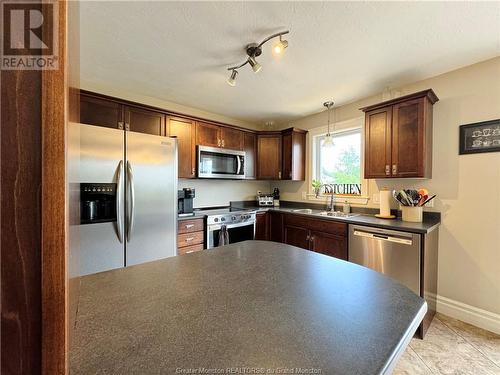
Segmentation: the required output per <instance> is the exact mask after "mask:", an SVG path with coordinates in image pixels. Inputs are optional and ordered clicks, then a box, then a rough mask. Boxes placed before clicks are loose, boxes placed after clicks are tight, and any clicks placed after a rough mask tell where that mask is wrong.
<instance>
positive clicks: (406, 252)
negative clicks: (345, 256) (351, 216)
mask: <svg viewBox="0 0 500 375" xmlns="http://www.w3.org/2000/svg"><path fill="white" fill-rule="evenodd" d="M420 242H421V239H420V235H418V234H414V233H408V232H400V231H395V230H386V229H379V228H372V227H366V226H361V225H349V261H350V262H353V263H357V264H360V265H362V266H365V267H368V268H371V269H373V270H375V271H378V272H380V273H383V274H385V275H387V276H389V277H391V278H393V279H395V280H397V281H399V282H400V283H402V284H403V285H406V286H407V287H408V288H410V289H411V290H413V291H414V292H415V293H416V294H418V295H420Z"/></svg>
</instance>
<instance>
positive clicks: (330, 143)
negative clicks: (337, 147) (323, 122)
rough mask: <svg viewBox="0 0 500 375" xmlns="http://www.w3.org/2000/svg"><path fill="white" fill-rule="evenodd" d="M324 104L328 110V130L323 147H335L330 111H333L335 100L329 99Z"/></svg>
mask: <svg viewBox="0 0 500 375" xmlns="http://www.w3.org/2000/svg"><path fill="white" fill-rule="evenodd" d="M323 105H324V106H325V107H326V108H327V110H328V131H327V133H326V136H325V140H324V141H323V147H333V145H334V143H333V136H332V134H331V133H330V112H331V111H332V108H333V101H328V102H324V103H323ZM334 131H335V125H334Z"/></svg>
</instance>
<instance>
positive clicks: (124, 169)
mask: <svg viewBox="0 0 500 375" xmlns="http://www.w3.org/2000/svg"><path fill="white" fill-rule="evenodd" d="M78 126H79V127H80V129H79V130H80V176H79V179H80V181H79V182H80V200H81V210H80V211H81V213H80V216H81V218H80V219H81V221H80V223H81V224H80V261H79V262H80V267H79V268H80V274H81V275H87V274H91V273H96V272H100V271H106V270H110V269H115V268H120V267H126V266H132V265H135V264H139V263H144V262H149V261H153V260H157V259H162V258H166V257H170V256H174V255H176V248H177V243H176V241H177V140H176V139H174V138H167V137H160V136H155V135H149V134H142V133H135V132H131V131H124V130H118V129H111V128H104V127H99V126H91V125H83V124H80V125H78Z"/></svg>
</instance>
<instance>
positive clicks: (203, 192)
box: [178, 178, 271, 208]
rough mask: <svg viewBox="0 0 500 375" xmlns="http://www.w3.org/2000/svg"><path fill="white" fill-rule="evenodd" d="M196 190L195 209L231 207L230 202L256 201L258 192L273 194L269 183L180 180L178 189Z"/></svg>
mask: <svg viewBox="0 0 500 375" xmlns="http://www.w3.org/2000/svg"><path fill="white" fill-rule="evenodd" d="M185 187H191V188H194V189H196V197H195V198H194V201H193V205H194V208H203V207H214V206H229V202H230V201H247V200H255V196H256V195H257V191H259V190H260V191H262V192H263V193H269V192H271V184H270V183H269V181H255V180H241V181H239V180H201V179H197V180H190V179H184V178H180V179H179V183H178V188H179V189H182V188H185Z"/></svg>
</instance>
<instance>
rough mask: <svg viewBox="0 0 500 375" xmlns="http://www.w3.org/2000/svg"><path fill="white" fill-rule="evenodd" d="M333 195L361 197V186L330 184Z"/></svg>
mask: <svg viewBox="0 0 500 375" xmlns="http://www.w3.org/2000/svg"><path fill="white" fill-rule="evenodd" d="M330 185H331V186H332V188H333V194H339V195H361V184H330Z"/></svg>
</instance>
